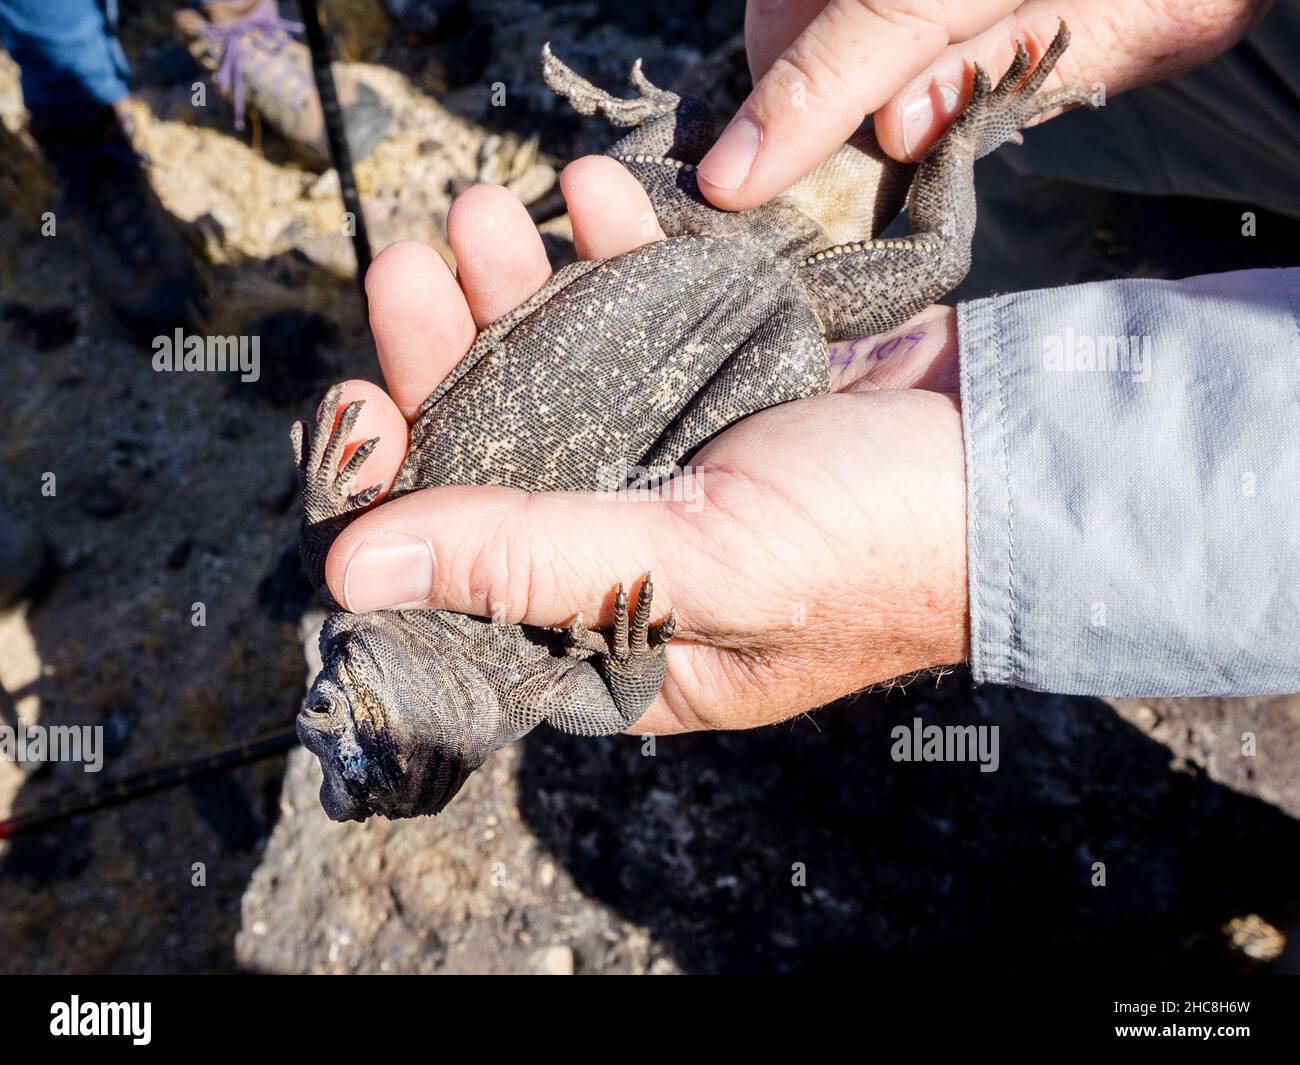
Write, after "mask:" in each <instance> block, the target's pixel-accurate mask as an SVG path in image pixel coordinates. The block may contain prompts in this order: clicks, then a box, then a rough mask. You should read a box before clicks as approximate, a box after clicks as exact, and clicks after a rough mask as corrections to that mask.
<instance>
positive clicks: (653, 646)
mask: <svg viewBox="0 0 1300 1065" xmlns="http://www.w3.org/2000/svg"><path fill="white" fill-rule="evenodd" d="M653 601H654V582H653V581H652V580H651V579H650V575H649V574H646V577H645V580H643V581H642V582H641V587H640V589H639V590H638V592H637V599H636V609H635V610H634V611H631V612H629V603H628V595H627V591H626V589H625V588H624V587H623V585H621V584H620V585H619V586H618V594H617V596H616V597H615V600H614V631H613V633H612V634H611V635H610V636H609V637H608V638H607V637H604V636H601V635H599V634H598V633H594V632H591V631H590V630H589V629H587V628H586V626H584V625H583V623H582V616H581V615H579V616H578V617H576V618H574V620H573V623H572V624H571V625H570V626H569V628H568V630H567V632H566V634H565V637H566V643H567V644H568V654H569V655H570V657H573V658H587V657H594V659H595V666H596V670H597V672H598V673H599V674H600V677H601V679H602V680H603V681H604V686H605V688H606V689H607V691H608V694H609V698H610V700H611V702H612V710H613V711H614V712H615V713H616V714H617V716H618V720H619V721H620V722H621V724H619V725H618V728H617V729H611V730H610V731H621V730H622V729H624V728H626V727H627V726H628V725H630V724H632V723H633V722H634V721H636V719H637V718H638V717H640V716H641V715H642V714H643V713H644V712H645V709H646V707H647V706H649V705H650V703H651V702H652V701H653V700H654V697H655V696H656V695H658V694H659V689H660V687H662V685H663V682H664V647H665V646H667V644H668V642H669V641H670V640H671V639H672V638H673V634H674V633H675V632H676V630H677V615H676V614H675V613H673V612H672V611H669V613H668V617H667V618H665V619H664V621H663V622H662V623H661V624H659V625H654V626H652V625H651V624H650V611H651V605H652V603H653ZM587 712H588V713H589V712H590V711H589V710H588V711H587ZM547 720H548V721H550V723H551V724H552V725H554V726H555V727H556V728H559V729H563V730H564V731H566V732H569V731H573V729H572V728H567V727H566V726H565V721H566V720H567V719H566V717H565V715H564V714H563V713H562V712H559V711H553V712H552V713H550V714H548V716H547ZM612 720H613V719H611V721H612Z"/></svg>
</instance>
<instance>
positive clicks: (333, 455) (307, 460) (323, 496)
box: [290, 385, 381, 593]
mask: <svg viewBox="0 0 1300 1065" xmlns="http://www.w3.org/2000/svg"><path fill="white" fill-rule="evenodd" d="M342 393H343V389H342V386H340V385H335V386H334V387H333V388H331V389H330V390H329V391H328V392H327V393H326V394H325V398H324V400H322V401H321V405H320V411H319V412H318V413H317V415H316V421H315V423H314V424H313V423H309V422H305V421H301V422H295V423H294V425H293V428H292V430H291V431H290V439H291V440H292V442H293V454H294V459H295V461H296V462H297V464H298V486H299V487H300V488H301V489H302V506H303V520H302V527H301V529H300V530H299V533H298V550H299V552H300V553H301V555H302V560H303V565H304V566H306V568H307V576H308V577H309V578H310V579H311V583H312V587H314V588H315V589H316V590H317V591H318V592H322V593H323V590H324V588H325V556H326V555H328V554H329V549H330V544H332V543H333V542H334V538H335V537H336V536H338V534H339V533H340V532H341V531H342V530H343V528H344V526H346V525H347V524H348V522H350V521H351V520H352V519H353V518H354V517H356V516H357V514H358V513H360V512H361V511H362V510H364V509H365V508H366V507H368V506H369V505H370V504H371V503H373V502H374V501H375V498H376V497H377V496H378V495H379V490H380V487H381V486H380V485H377V484H376V485H371V486H370V487H369V488H366V489H364V490H363V491H360V492H355V493H349V492H348V487H349V486H350V485H351V483H352V481H353V480H354V479H355V477H356V475H357V471H358V470H359V469H360V468H361V464H362V463H363V462H365V461H366V458H367V457H368V456H369V455H370V454H371V452H373V451H374V450H375V447H376V446H377V445H378V444H379V438H378V437H372V438H371V439H369V440H366V441H364V442H362V443H361V444H359V445H358V446H357V449H356V451H355V452H353V454H352V456H351V457H350V458H349V459H348V460H347V462H345V463H343V465H342V468H340V466H339V463H340V462H342V459H343V451H344V449H345V448H346V447H347V442H348V435H349V434H350V433H351V432H352V430H353V428H354V427H355V426H356V424H357V418H358V417H359V416H360V414H361V408H362V406H363V405H364V403H365V401H364V400H360V399H358V400H354V401H353V402H351V403H349V404H348V405H347V406H346V407H344V408H343V412H342V415H340V414H339V397H340V396H341V395H342ZM336 418H337V419H338V425H337V426H336V425H335V424H334V422H335V419H336Z"/></svg>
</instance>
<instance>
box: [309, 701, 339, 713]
mask: <svg viewBox="0 0 1300 1065" xmlns="http://www.w3.org/2000/svg"><path fill="white" fill-rule="evenodd" d="M305 709H306V711H307V713H308V714H309V715H310V716H311V717H329V716H330V711H331V710H332V709H333V707H332V706H331V705H330V701H329V700H328V699H312V700H310V701H309V702H308V703H307V706H306V707H305Z"/></svg>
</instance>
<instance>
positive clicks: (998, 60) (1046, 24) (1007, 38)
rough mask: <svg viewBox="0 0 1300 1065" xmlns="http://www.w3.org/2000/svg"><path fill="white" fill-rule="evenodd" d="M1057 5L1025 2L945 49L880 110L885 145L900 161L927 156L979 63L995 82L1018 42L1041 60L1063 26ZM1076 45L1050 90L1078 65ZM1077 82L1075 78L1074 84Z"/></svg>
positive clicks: (878, 117)
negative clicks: (986, 26) (972, 34)
mask: <svg viewBox="0 0 1300 1065" xmlns="http://www.w3.org/2000/svg"><path fill="white" fill-rule="evenodd" d="M1056 12H1057V8H1050V7H1043V6H1041V5H1040V6H1039V7H1038V9H1037V10H1034V5H1032V4H1031V5H1026V8H1022V9H1021V10H1020V11H1017V12H1016V13H1014V14H1012V15H1009V16H1007V17H1006V18H1003V19H1002V20H1000V21H999V22H998V23H997V24H996V25H994V26H991V27H990V28H989V29H988V30H986V31H985V32H983V33H981V34H979V35H977V36H976V37H974V38H973V39H971V40H969V41H963V42H961V43H960V44H955V45H952V46H950V47H948V48H945V49H944V51H943V52H942V54H940V55H939V56H938V57H937V58H936V59H935V61H934V62H933V63H931V64H930V65H929V66H928V67H927V68H926V69H925V70H924V71H923V72H922V73H921V74H919V75H918V76H917V77H915V78H913V79H912V81H911V82H909V83H908V84H907V86H906V87H904V88H903V89H902V91H901V92H899V94H898V95H897V96H895V97H894V98H893V99H892V100H890V101H889V102H888V103H886V104H885V105H884V106H883V107H882V108H881V109H880V110H879V111H877V112H876V118H875V129H876V137H877V139H878V140H879V141H880V146H881V147H882V148H883V149H884V150H885V151H886V152H887V153H888V154H890V155H892V156H893V157H894V158H896V159H902V160H916V159H920V158H921V156H923V155H925V153H926V152H928V151H929V150H930V148H931V146H933V144H934V142H935V141H937V140H938V139H939V137H940V136H942V135H943V132H944V130H946V129H947V128H948V126H949V125H951V123H952V121H953V119H955V118H956V117H957V116H958V115H959V114H961V111H962V108H963V107H965V106H966V100H967V99H968V98H969V97H970V90H971V84H972V72H973V70H974V67H975V64H977V63H978V64H979V65H980V66H981V67H983V68H984V70H986V71H988V73H989V75H990V77H992V78H993V79H994V80H996V79H997V78H998V76H999V75H1000V74H1001V73H1002V71H1004V70H1005V69H1006V68H1007V67H1008V66H1009V65H1010V64H1011V60H1012V58H1013V57H1014V55H1015V50H1016V44H1017V42H1023V43H1024V45H1025V47H1026V48H1028V49H1029V55H1030V59H1031V61H1033V62H1035V63H1036V62H1037V61H1038V58H1039V56H1041V55H1042V54H1043V52H1045V51H1046V50H1047V46H1048V44H1049V43H1050V42H1051V40H1052V38H1053V37H1055V36H1056V31H1057V29H1058V28H1059V26H1060V19H1059V18H1058V15H1057V13H1056ZM1074 53H1075V49H1074V48H1073V47H1072V48H1071V49H1070V50H1068V51H1067V52H1066V53H1065V57H1064V59H1062V61H1061V63H1059V64H1058V65H1057V67H1056V69H1055V70H1053V72H1052V73H1051V75H1050V76H1049V77H1048V80H1047V85H1046V87H1047V88H1049V89H1050V88H1056V87H1059V86H1061V85H1063V84H1064V83H1065V82H1064V81H1063V79H1064V78H1067V77H1070V76H1071V73H1070V72H1071V71H1076V70H1077V69H1078V65H1077V63H1072V62H1070V60H1073V59H1074V58H1075V56H1074ZM1071 83H1073V82H1071Z"/></svg>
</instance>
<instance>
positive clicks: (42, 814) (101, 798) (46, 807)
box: [0, 725, 298, 839]
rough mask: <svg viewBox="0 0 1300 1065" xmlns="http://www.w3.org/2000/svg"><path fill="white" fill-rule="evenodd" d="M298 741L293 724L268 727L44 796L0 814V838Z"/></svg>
mask: <svg viewBox="0 0 1300 1065" xmlns="http://www.w3.org/2000/svg"><path fill="white" fill-rule="evenodd" d="M297 745H298V733H297V730H296V729H295V728H294V726H293V725H286V726H285V727H284V728H279V729H275V730H274V731H272V732H264V733H262V735H260V736H254V737H253V738H252V739H250V740H242V741H240V742H239V743H235V744H231V745H230V746H229V747H222V748H219V749H218V750H215V751H212V752H210V753H208V754H206V755H203V756H202V757H199V758H194V759H191V760H190V761H188V762H178V763H176V764H174V765H168V766H162V767H161V768H159V769H147V770H145V771H144V772H143V773H135V774H133V775H131V776H128V777H121V778H119V779H117V780H108V781H105V782H103V783H101V784H95V785H93V786H91V787H89V788H76V789H73V790H70V791H66V792H64V793H63V794H61V795H56V796H55V797H54V798H52V799H49V800H48V801H46V802H42V803H37V804H35V805H33V806H27V807H22V808H20V809H17V810H15V811H13V813H12V814H10V816H8V817H6V818H4V819H3V820H0V839H8V838H10V837H12V836H17V835H20V834H21V833H23V832H31V831H32V830H33V829H37V828H45V827H46V826H47V825H52V824H55V823H56V822H59V821H64V820H67V818H69V817H75V816H76V815H77V814H82V813H87V812H89V811H90V810H102V809H105V808H106V807H109V806H120V805H121V804H122V803H124V802H130V801H131V800H133V799H139V798H143V797H144V796H145V795H152V794H154V793H155V792H158V791H164V790H166V789H167V788H174V787H176V786H177V785H179V784H184V783H186V782H188V781H191V780H194V779H195V778H196V777H204V776H208V775H209V774H211V773H223V772H225V771H226V770H229V769H234V768H236V767H238V766H243V765H250V764H252V763H253V762H260V761H261V760H262V759H263V758H271V757H273V756H275V755H277V754H281V753H283V752H285V751H288V750H292V749H293V748H294V747H296V746H297Z"/></svg>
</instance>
